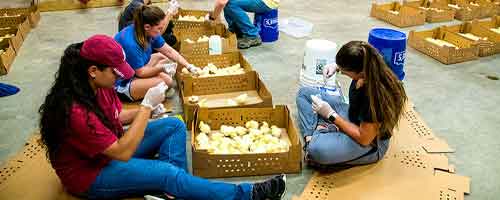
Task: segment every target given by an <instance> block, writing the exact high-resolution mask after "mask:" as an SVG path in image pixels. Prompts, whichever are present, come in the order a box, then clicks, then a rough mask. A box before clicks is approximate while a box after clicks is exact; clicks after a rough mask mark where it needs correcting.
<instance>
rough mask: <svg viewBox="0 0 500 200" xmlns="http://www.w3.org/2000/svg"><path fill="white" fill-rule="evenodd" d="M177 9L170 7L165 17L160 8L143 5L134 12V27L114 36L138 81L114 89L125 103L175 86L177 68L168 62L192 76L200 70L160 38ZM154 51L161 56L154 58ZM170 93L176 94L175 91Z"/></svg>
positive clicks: (118, 82) (131, 80)
mask: <svg viewBox="0 0 500 200" xmlns="http://www.w3.org/2000/svg"><path fill="white" fill-rule="evenodd" d="M176 6H178V5H171V6H170V7H169V9H168V10H167V13H166V14H165V13H164V12H163V10H161V9H160V8H159V7H156V6H150V5H141V6H139V7H138V8H137V9H135V11H134V22H133V24H131V25H129V26H127V27H125V28H124V29H122V30H121V31H120V32H118V33H117V34H116V35H115V40H116V41H117V42H118V43H120V44H121V45H122V47H123V50H124V51H125V55H126V59H127V62H128V63H129V64H130V66H131V67H132V68H133V69H134V70H135V77H133V78H130V79H124V80H118V81H117V82H116V85H115V88H116V91H117V92H118V94H119V95H120V97H121V99H122V100H126V101H135V100H139V99H142V98H143V97H144V94H146V91H147V90H148V89H149V88H151V87H153V86H155V85H157V84H158V83H160V82H165V84H167V85H168V86H169V87H171V86H173V84H174V82H173V79H172V76H173V74H174V73H175V71H176V67H177V64H176V63H166V61H169V60H170V61H174V62H177V63H179V64H180V65H182V66H184V67H186V68H187V69H188V70H189V71H191V72H196V71H197V70H199V68H197V67H195V66H194V65H192V64H189V63H188V62H187V61H186V59H184V57H182V56H181V55H180V54H179V53H178V52H177V51H176V50H175V49H173V48H172V47H170V46H169V45H168V44H166V43H165V40H164V39H163V37H162V36H161V34H162V33H163V32H164V31H165V28H166V27H167V25H168V22H169V20H170V18H171V17H172V16H173V15H174V14H175V13H176V12H177V11H176V10H177V7H176ZM153 50H156V51H157V52H158V53H154V54H153ZM168 93H169V94H173V90H170V91H169V92H168ZM169 96H170V95H169Z"/></svg>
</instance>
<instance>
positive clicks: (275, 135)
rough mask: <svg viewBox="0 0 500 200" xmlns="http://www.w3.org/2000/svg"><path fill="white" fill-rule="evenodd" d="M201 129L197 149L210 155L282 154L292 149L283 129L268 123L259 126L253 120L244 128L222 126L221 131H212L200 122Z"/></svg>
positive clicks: (197, 139)
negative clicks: (283, 133) (283, 134)
mask: <svg viewBox="0 0 500 200" xmlns="http://www.w3.org/2000/svg"><path fill="white" fill-rule="evenodd" d="M199 129H200V133H199V134H198V135H197V136H196V145H197V149H201V150H207V151H208V152H209V153H210V154H248V153H280V152H287V151H288V150H289V148H290V143H289V142H288V141H287V140H286V139H285V138H284V137H283V136H282V129H281V128H278V127H277V126H275V125H272V126H269V124H268V123H267V122H262V123H261V125H260V126H259V122H257V121H254V120H251V121H248V122H246V123H245V126H244V127H243V126H236V127H233V126H227V125H222V126H220V130H217V131H212V130H211V128H210V126H209V125H208V124H206V123H204V122H203V121H200V124H199Z"/></svg>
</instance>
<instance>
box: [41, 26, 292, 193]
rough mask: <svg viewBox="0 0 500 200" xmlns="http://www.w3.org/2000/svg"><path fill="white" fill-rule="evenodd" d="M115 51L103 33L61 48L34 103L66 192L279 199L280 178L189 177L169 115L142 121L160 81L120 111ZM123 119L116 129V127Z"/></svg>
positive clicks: (182, 133)
mask: <svg viewBox="0 0 500 200" xmlns="http://www.w3.org/2000/svg"><path fill="white" fill-rule="evenodd" d="M122 51H123V50H122V48H121V47H120V45H119V44H118V43H117V42H116V41H114V40H113V38H111V37H108V36H104V35H96V36H92V37H91V38H89V39H87V40H86V41H84V42H83V43H76V44H71V45H69V46H68V47H67V48H66V50H65V51H64V55H63V56H62V57H61V63H60V65H59V70H58V71H57V73H56V75H55V82H54V84H53V85H52V88H51V89H50V90H49V92H48V94H47V97H46V98H45V101H44V103H43V104H42V105H41V107H40V110H39V112H40V115H41V118H40V132H41V136H42V142H43V144H44V147H45V149H46V151H47V157H48V159H49V160H50V162H51V164H52V167H53V168H54V169H55V171H56V173H57V175H58V176H59V178H60V180H61V182H62V184H63V185H64V187H65V189H66V190H67V191H68V192H70V193H72V194H75V195H77V196H80V197H85V198H89V199H118V198H124V197H131V196H139V195H144V194H146V193H155V194H156V193H158V194H168V195H169V196H173V197H176V198H182V199H228V200H229V199H231V200H233V199H245V200H246V199H254V200H263V199H267V198H269V199H279V198H281V196H282V195H283V193H284V191H285V177H284V176H283V175H281V176H276V177H274V178H272V179H269V180H267V181H265V182H261V183H256V184H248V183H242V184H238V185H235V184H227V183H220V182H211V181H208V180H206V179H202V178H198V177H194V176H191V175H189V174H188V173H187V164H186V127H185V125H184V123H183V122H182V121H181V120H179V119H177V118H175V117H170V118H164V119H159V120H155V121H153V122H149V123H148V119H149V118H150V116H151V112H152V110H154V109H155V108H157V107H158V105H159V104H160V103H161V102H162V101H163V100H164V98H165V90H166V86H165V85H164V84H159V85H157V86H155V87H152V88H151V89H149V90H148V91H147V92H146V95H145V97H144V100H143V101H142V103H141V106H140V108H139V109H137V110H134V111H127V110H122V106H121V103H120V101H119V99H118V96H117V94H116V92H115V91H114V90H113V85H114V82H115V80H116V79H117V78H124V79H126V78H130V77H132V76H133V74H134V72H133V70H132V69H131V68H130V66H129V65H128V64H127V63H126V62H125V58H124V55H123V52H122ZM130 122H131V124H130V128H129V129H128V130H124V129H123V127H122V124H125V123H130ZM155 155H157V157H158V158H157V159H154V157H155Z"/></svg>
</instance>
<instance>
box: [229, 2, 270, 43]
mask: <svg viewBox="0 0 500 200" xmlns="http://www.w3.org/2000/svg"><path fill="white" fill-rule="evenodd" d="M269 11H271V8H269V7H267V5H266V4H265V3H264V2H263V1H262V0H229V1H228V2H227V4H226V6H225V7H224V17H225V18H226V22H227V24H228V26H229V30H230V31H232V32H236V34H237V35H238V36H239V37H250V38H255V37H258V36H259V31H260V30H259V28H258V27H256V26H254V25H253V23H252V21H250V18H249V17H248V15H247V13H246V12H252V13H265V12H269Z"/></svg>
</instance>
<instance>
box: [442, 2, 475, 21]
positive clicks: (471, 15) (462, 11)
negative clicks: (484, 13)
mask: <svg viewBox="0 0 500 200" xmlns="http://www.w3.org/2000/svg"><path fill="white" fill-rule="evenodd" d="M435 3H436V4H440V5H441V6H446V7H449V8H451V9H452V10H454V11H455V19H458V20H462V21H470V20H473V19H477V18H478V17H479V16H480V14H481V11H480V10H479V7H477V6H472V5H471V4H470V3H469V2H467V0H436V1H435Z"/></svg>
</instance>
